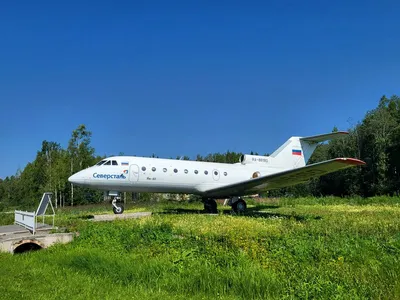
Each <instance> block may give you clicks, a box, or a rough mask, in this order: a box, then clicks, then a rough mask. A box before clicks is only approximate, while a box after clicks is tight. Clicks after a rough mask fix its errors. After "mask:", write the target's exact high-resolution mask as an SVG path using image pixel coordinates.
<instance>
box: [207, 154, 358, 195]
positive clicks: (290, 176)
mask: <svg viewBox="0 0 400 300" xmlns="http://www.w3.org/2000/svg"><path fill="white" fill-rule="evenodd" d="M360 165H365V162H363V161H361V160H358V159H355V158H335V159H331V160H326V161H323V162H319V163H315V164H311V165H307V166H305V167H301V168H298V169H291V170H288V171H283V172H278V173H274V174H271V175H267V176H262V177H258V178H255V179H250V180H246V181H242V182H238V183H234V184H230V185H227V186H223V187H218V188H214V189H209V190H206V191H203V193H204V194H206V195H207V196H209V197H229V196H242V195H246V194H251V193H255V192H261V191H265V190H272V189H277V188H281V187H286V186H291V185H295V184H299V183H303V182H306V181H308V180H309V179H311V178H314V177H319V176H321V175H325V174H328V173H332V172H335V171H339V170H342V169H346V168H350V167H355V166H360Z"/></svg>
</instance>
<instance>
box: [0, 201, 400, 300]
mask: <svg viewBox="0 0 400 300" xmlns="http://www.w3.org/2000/svg"><path fill="white" fill-rule="evenodd" d="M362 201H363V198H361V197H358V198H337V197H328V198H300V199H292V200H291V201H289V199H287V198H285V199H274V200H272V199H271V200H268V201H267V202H262V203H260V204H258V206H250V212H249V213H248V214H247V215H243V216H237V215H231V214H230V213H222V214H219V215H216V216H210V215H203V214H199V213H198V210H199V209H200V208H201V205H200V204H184V203H183V204H179V205H178V204H174V205H173V204H171V203H168V204H163V203H161V204H158V205H157V206H149V205H145V204H140V205H139V206H134V207H131V208H130V209H133V210H152V211H153V216H151V217H147V218H144V219H131V220H118V221H113V222H104V223H103V222H101V223H99V222H92V221H90V220H87V219H85V218H83V216H84V215H87V214H88V213H101V212H102V211H103V209H104V207H103V206H99V207H98V208H97V210H96V208H95V207H92V208H90V211H82V210H78V209H73V208H69V209H68V210H63V212H62V213H61V214H57V219H56V223H57V225H58V226H66V225H67V226H68V227H69V228H71V227H74V228H75V229H76V230H78V231H79V233H80V234H79V236H78V237H76V238H75V240H74V241H73V242H71V243H69V244H65V245H62V244H60V245H56V246H53V247H50V248H48V249H47V250H42V251H39V252H32V253H26V254H22V255H14V256H13V255H10V254H5V253H1V254H0V264H1V266H2V267H1V268H0V280H1V282H2V284H1V285H0V295H1V297H2V298H4V299H15V298H28V299H30V298H34V297H37V295H40V298H41V299H54V298H57V299H59V298H60V299H71V298H74V299H87V298H91V299H92V298H95V299H104V298H105V299H108V298H112V299H149V298H150V299H160V298H163V299H187V298H189V299H293V298H300V299H309V298H310V299H333V298H334V299H398V298H399V297H400V235H399V232H400V206H399V204H400V199H399V198H389V197H375V198H369V199H367V201H364V202H362ZM181 210H184V212H185V213H182V214H176V213H174V211H177V212H179V211H181ZM56 279H57V280H56ZM49 282H53V284H48V283H49ZM45 283H46V284H45Z"/></svg>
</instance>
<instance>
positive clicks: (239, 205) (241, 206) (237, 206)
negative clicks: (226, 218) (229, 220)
mask: <svg viewBox="0 0 400 300" xmlns="http://www.w3.org/2000/svg"><path fill="white" fill-rule="evenodd" d="M232 209H233V211H234V212H237V213H243V212H245V211H246V209H247V204H246V202H245V201H244V200H242V199H240V200H238V201H236V202H235V203H233V205H232Z"/></svg>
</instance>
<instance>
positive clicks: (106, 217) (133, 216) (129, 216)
mask: <svg viewBox="0 0 400 300" xmlns="http://www.w3.org/2000/svg"><path fill="white" fill-rule="evenodd" d="M148 216H151V212H147V211H146V212H136V213H123V214H120V215H116V214H106V215H94V218H93V219H91V220H92V221H112V220H116V219H137V218H143V217H148Z"/></svg>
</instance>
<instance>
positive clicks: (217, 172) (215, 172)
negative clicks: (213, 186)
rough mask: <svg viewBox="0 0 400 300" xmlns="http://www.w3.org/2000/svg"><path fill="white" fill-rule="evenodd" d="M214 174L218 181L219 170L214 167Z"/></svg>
mask: <svg viewBox="0 0 400 300" xmlns="http://www.w3.org/2000/svg"><path fill="white" fill-rule="evenodd" d="M212 176H213V178H214V180H215V181H218V180H219V171H218V170H217V169H214V170H213V171H212Z"/></svg>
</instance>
